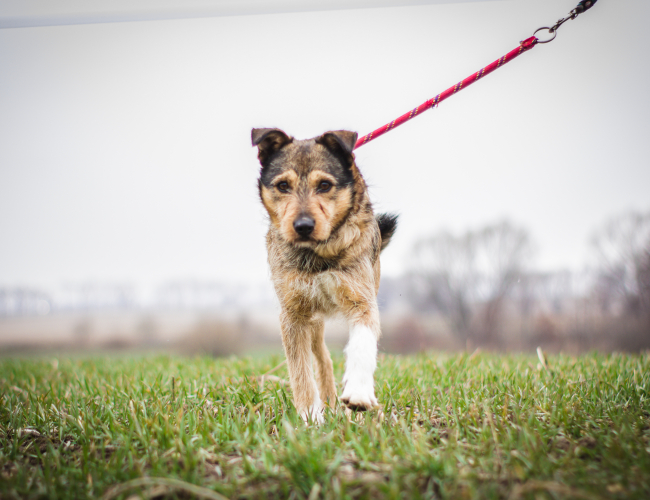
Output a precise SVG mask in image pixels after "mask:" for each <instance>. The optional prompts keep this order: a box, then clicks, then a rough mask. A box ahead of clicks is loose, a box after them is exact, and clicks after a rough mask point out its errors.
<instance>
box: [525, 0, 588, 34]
mask: <svg viewBox="0 0 650 500" xmlns="http://www.w3.org/2000/svg"><path fill="white" fill-rule="evenodd" d="M597 1H598V0H582V1H581V2H580V3H579V4H578V5H577V6H576V8H575V9H573V10H572V11H571V12H569V15H568V16H567V17H563V18H562V19H560V20H559V21H558V22H557V23H555V24H554V25H553V26H552V27H550V28H549V27H548V26H544V27H542V28H538V29H537V30H536V31H535V33H533V36H535V35H537V33H538V32H539V31H542V30H547V31H548V33H549V35H553V37H552V38H549V39H548V40H538V41H537V43H549V42H552V41H553V40H555V37H557V30H558V29H559V28H560V26H562V25H563V24H564V23H566V22H567V21H572V20H574V19H575V18H576V17H578V16H579V15H580V14H582V13H583V12H586V11H588V10H589V9H591V8H592V7H593V6H594V4H595V3H596V2H597Z"/></svg>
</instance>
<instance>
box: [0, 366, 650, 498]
mask: <svg viewBox="0 0 650 500" xmlns="http://www.w3.org/2000/svg"><path fill="white" fill-rule="evenodd" d="M282 359H283V358H282V357H281V356H278V355H272V356H264V357H256V358H249V357H243V358H234V357H233V358H230V359H208V358H177V357H168V356H156V357H135V358H133V357H132V358H120V357H92V358H90V357H89V358H71V359H67V358H63V357H60V358H58V359H53V358H38V359H28V358H25V359H1V360H0V443H1V444H0V473H1V477H0V498H2V499H9V498H60V499H67V498H101V497H103V498H105V499H107V500H108V499H113V498H131V499H136V498H215V499H216V498H223V497H227V498H231V499H233V498H264V499H274V498H296V499H300V498H308V499H310V500H314V499H316V498H449V499H459V498H510V499H517V498H530V499H535V500H538V499H540V500H541V499H556V498H650V401H649V399H648V398H649V396H650V395H649V394H648V390H649V388H650V356H649V355H648V354H645V355H637V356H630V355H620V354H615V355H607V356H605V355H598V354H591V355H586V356H580V357H569V356H557V357H555V356H553V357H550V358H549V363H548V368H546V367H543V366H541V364H540V363H539V361H538V359H537V357H536V356H517V355H492V354H482V353H479V354H475V355H468V354H454V355H447V354H437V353H429V354H422V355H418V356H411V357H406V356H381V357H380V360H379V368H378V372H377V380H378V382H377V395H378V397H379V400H380V402H381V403H382V404H383V408H382V409H381V411H379V410H378V411H373V412H369V413H366V414H361V413H359V414H352V415H349V416H346V414H345V412H344V411H343V410H342V409H340V408H339V409H334V410H333V411H329V410H328V414H327V416H326V419H327V422H326V423H325V424H324V425H322V426H320V427H316V426H309V427H306V426H305V425H304V424H303V423H302V421H301V420H300V419H299V417H298V415H297V414H296V411H295V409H294V408H293V406H292V404H291V394H290V390H289V388H288V387H287V386H286V381H285V378H286V376H287V375H286V367H285V366H282V367H280V368H279V369H278V370H277V371H275V372H274V373H273V376H267V377H266V379H265V381H264V383H263V384H262V380H261V378H260V375H262V374H264V373H265V372H267V371H269V370H271V369H272V368H273V367H276V366H277V365H278V364H279V363H281V361H282ZM335 370H336V374H337V379H338V380H340V378H341V375H342V370H343V359H342V357H341V356H337V357H336V358H335Z"/></svg>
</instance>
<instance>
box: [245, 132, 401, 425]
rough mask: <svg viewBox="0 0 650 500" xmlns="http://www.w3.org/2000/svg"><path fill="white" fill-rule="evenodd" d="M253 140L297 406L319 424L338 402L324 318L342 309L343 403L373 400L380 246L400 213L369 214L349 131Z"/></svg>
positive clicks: (361, 405)
mask: <svg viewBox="0 0 650 500" xmlns="http://www.w3.org/2000/svg"><path fill="white" fill-rule="evenodd" d="M251 138H252V142H253V146H257V148H258V159H259V161H260V164H261V170H260V177H259V180H258V188H259V195H260V198H261V201H262V204H263V205H264V207H265V208H266V211H267V212H268V215H269V230H268V233H267V235H266V246H267V250H268V262H269V266H270V269H271V278H272V281H273V285H274V287H275V291H276V293H277V296H278V299H279V302H280V306H281V313H280V325H281V330H282V343H283V346H284V351H285V354H286V359H287V367H288V371H289V379H290V384H291V389H292V392H293V401H294V405H295V406H296V409H297V410H298V412H299V414H300V415H301V417H302V418H303V419H304V420H305V421H306V422H308V421H309V420H312V421H314V422H318V423H320V422H323V421H324V418H323V412H324V404H325V403H327V404H328V406H330V407H334V406H335V404H336V400H337V393H336V385H335V381H334V371H333V369H332V360H331V357H330V354H329V351H328V350H327V347H326V346H325V342H324V337H323V328H324V319H325V318H327V317H329V316H333V315H337V314H340V315H343V316H344V317H345V318H346V319H347V321H348V324H349V327H350V338H349V341H348V344H347V346H346V348H345V355H346V366H345V374H344V376H343V393H342V395H341V401H343V402H344V403H345V404H346V405H347V406H348V407H349V408H351V409H356V410H359V411H361V410H369V409H371V408H373V407H375V406H377V405H378V402H377V398H376V397H375V390H374V372H375V368H376V366H377V342H378V339H379V335H380V328H379V310H378V308H377V291H378V290H379V277H380V267H379V254H380V252H381V251H382V250H383V249H384V248H386V245H388V243H389V241H390V239H391V237H392V236H393V234H394V232H395V229H396V227H397V216H396V215H391V214H381V215H377V216H375V215H374V213H373V209H372V205H371V203H370V199H369V196H368V187H367V185H366V183H365V181H364V179H363V177H362V175H361V172H360V171H359V169H358V168H357V165H356V163H355V157H354V154H353V152H352V151H353V149H354V146H355V144H356V141H357V134H356V133H355V132H349V131H345V130H335V131H330V132H326V133H324V134H323V135H321V136H318V137H315V138H312V139H307V140H296V139H294V138H293V137H291V136H289V135H287V134H286V133H285V132H283V131H282V130H280V129H277V128H254V129H253V130H252V133H251ZM312 354H313V356H314V359H315V379H314V374H313V372H312Z"/></svg>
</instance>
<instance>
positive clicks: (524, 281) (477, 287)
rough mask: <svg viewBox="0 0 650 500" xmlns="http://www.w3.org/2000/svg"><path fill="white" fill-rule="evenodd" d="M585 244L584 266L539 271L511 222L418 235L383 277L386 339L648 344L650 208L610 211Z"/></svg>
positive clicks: (498, 344)
mask: <svg viewBox="0 0 650 500" xmlns="http://www.w3.org/2000/svg"><path fill="white" fill-rule="evenodd" d="M590 246H591V252H592V255H593V257H594V264H593V265H592V266H591V267H589V268H586V269H585V270H584V271H581V272H570V271H566V270H564V271H557V272H541V271H539V270H537V269H535V267H534V266H533V256H534V244H533V242H532V239H531V236H530V234H529V232H528V231H527V230H526V229H525V228H523V227H520V226H517V225H516V224H513V223H512V222H509V221H501V222H498V223H495V224H490V225H487V226H485V227H482V228H479V229H476V230H469V231H466V232H465V233H463V234H453V233H450V232H448V231H439V232H436V233H434V234H431V235H429V236H426V237H424V238H422V239H420V240H419V241H418V242H416V244H415V245H414V247H413V249H412V259H411V265H410V268H409V270H408V271H407V272H406V273H405V275H404V276H402V277H400V278H398V279H392V280H391V279H388V280H386V281H385V282H382V290H381V291H380V304H381V305H382V306H383V309H384V312H385V316H386V317H387V318H390V319H389V320H388V325H387V326H385V327H384V331H385V334H386V337H387V338H386V341H385V344H386V345H387V346H389V350H397V351H410V350H417V349H420V348H426V347H432V346H434V347H435V346H439V347H452V345H449V343H451V344H453V345H455V347H463V346H467V347H472V346H483V347H487V348H493V349H528V348H530V347H532V346H533V345H535V344H536V345H544V346H545V347H546V348H548V349H558V350H559V349H573V350H583V349H591V348H599V349H606V350H610V349H623V350H639V349H647V348H650V212H648V213H639V212H630V213H626V214H622V215H619V216H617V217H614V218H612V219H611V220H609V221H607V222H606V223H605V224H603V225H602V226H601V227H599V228H597V229H596V230H595V231H594V232H593V236H592V238H591V241H590ZM397 317H399V318H400V319H396V318H397ZM445 338H446V339H447V340H446V342H447V344H445V343H444V342H445V340H444V339H445ZM440 343H442V345H440Z"/></svg>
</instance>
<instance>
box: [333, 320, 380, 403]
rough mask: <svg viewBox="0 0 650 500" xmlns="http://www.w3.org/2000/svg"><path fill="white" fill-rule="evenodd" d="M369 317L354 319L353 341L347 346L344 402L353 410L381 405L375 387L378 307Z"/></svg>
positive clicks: (352, 322) (342, 398)
mask: <svg viewBox="0 0 650 500" xmlns="http://www.w3.org/2000/svg"><path fill="white" fill-rule="evenodd" d="M370 316H371V318H367V317H366V318H365V321H364V320H361V321H360V320H359V319H356V320H355V319H353V320H352V321H351V322H350V340H349V341H348V345H347V346H346V347H345V357H346V361H345V374H344V375H343V385H344V389H343V394H342V395H341V400H342V401H343V402H344V403H345V404H346V405H347V406H348V407H349V408H352V409H353V410H369V409H370V408H373V407H375V406H377V405H378V402H377V398H376V397H375V387H374V374H375V368H376V367H377V340H378V338H379V318H378V313H377V312H376V307H375V311H374V314H371V315H370ZM368 319H370V320H368ZM373 320H374V321H373Z"/></svg>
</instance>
